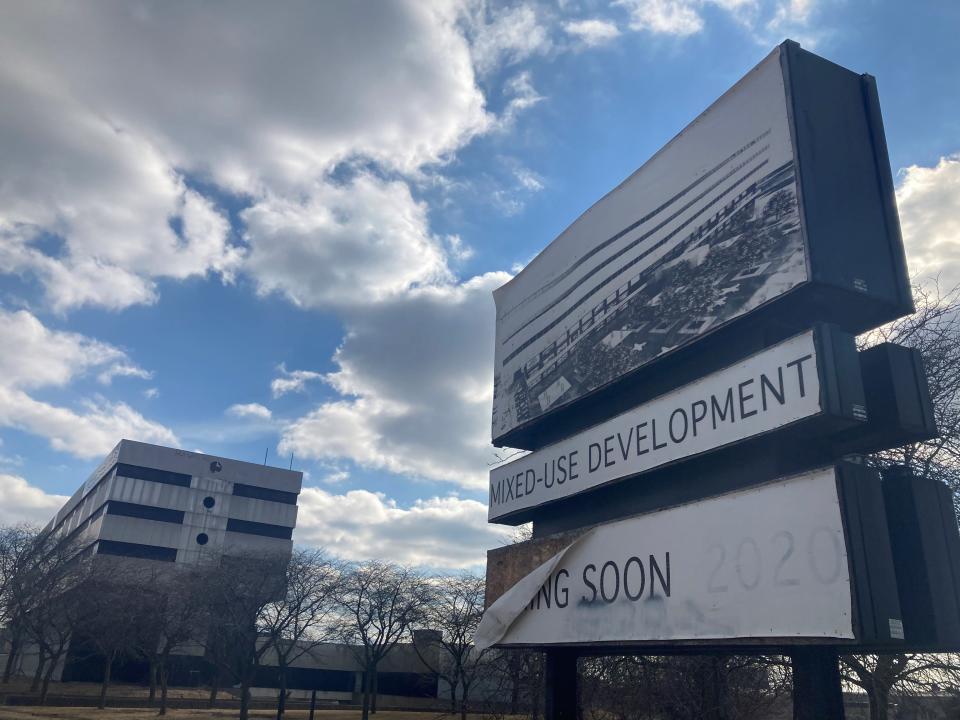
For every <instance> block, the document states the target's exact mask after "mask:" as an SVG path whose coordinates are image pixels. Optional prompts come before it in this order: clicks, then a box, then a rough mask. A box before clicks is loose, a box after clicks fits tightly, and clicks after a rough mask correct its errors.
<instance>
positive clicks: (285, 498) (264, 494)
mask: <svg viewBox="0 0 960 720" xmlns="http://www.w3.org/2000/svg"><path fill="white" fill-rule="evenodd" d="M233 494H234V495H239V496H241V497H248V498H254V499H256V500H269V501H271V502H278V503H284V504H285V505H296V504H297V494H296V493H292V492H284V491H283V490H273V489H271V488H265V487H260V486H258V485H244V484H243V483H234V484H233Z"/></svg>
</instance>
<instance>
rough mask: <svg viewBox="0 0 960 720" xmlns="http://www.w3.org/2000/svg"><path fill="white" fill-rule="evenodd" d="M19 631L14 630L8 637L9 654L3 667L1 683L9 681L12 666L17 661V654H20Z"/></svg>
mask: <svg viewBox="0 0 960 720" xmlns="http://www.w3.org/2000/svg"><path fill="white" fill-rule="evenodd" d="M20 644H21V643H20V633H19V632H14V634H13V635H12V636H11V637H10V654H9V655H7V664H6V665H5V666H4V668H3V684H4V685H6V684H7V683H8V682H10V677H11V676H12V675H13V668H14V665H16V662H17V656H18V655H19V654H20Z"/></svg>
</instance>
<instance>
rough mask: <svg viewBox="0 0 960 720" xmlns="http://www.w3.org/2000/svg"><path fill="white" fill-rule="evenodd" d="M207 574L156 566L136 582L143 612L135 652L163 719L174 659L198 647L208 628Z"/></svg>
mask: <svg viewBox="0 0 960 720" xmlns="http://www.w3.org/2000/svg"><path fill="white" fill-rule="evenodd" d="M205 570H206V568H205V566H203V565H199V566H197V565H187V566H174V567H168V566H167V565H166V564H163V565H159V564H156V563H153V564H151V565H150V566H144V567H143V568H142V571H141V572H139V573H137V575H136V576H135V577H134V578H133V582H134V584H135V586H136V589H137V596H138V598H139V599H140V603H141V608H142V611H141V612H139V613H138V627H137V630H136V633H135V636H134V651H135V652H136V654H137V655H139V656H140V657H142V658H143V659H145V660H146V661H147V663H148V666H149V669H150V670H149V674H150V700H149V701H150V703H151V704H152V703H153V701H154V696H155V692H156V690H157V686H159V690H160V710H159V714H160V715H166V713H167V699H168V689H169V687H168V686H169V683H168V681H169V671H170V658H171V656H172V655H173V654H174V653H175V652H177V651H179V650H183V649H185V648H186V647H188V646H189V645H190V644H192V643H199V642H200V640H201V639H202V637H203V630H204V629H205V628H206V627H207V614H206V599H205V597H204V593H203V588H204V584H203V578H204V577H205V574H206V573H205Z"/></svg>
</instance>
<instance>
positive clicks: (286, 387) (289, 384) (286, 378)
mask: <svg viewBox="0 0 960 720" xmlns="http://www.w3.org/2000/svg"><path fill="white" fill-rule="evenodd" d="M277 370H278V371H279V372H280V375H279V377H275V378H274V379H273V380H271V381H270V392H271V393H273V396H274V397H275V398H278V397H282V396H283V395H286V394H287V393H294V392H296V393H301V392H306V391H307V383H310V382H315V381H318V380H323V373H318V372H314V371H313V370H287V366H286V365H285V364H283V363H280V367H278V368H277Z"/></svg>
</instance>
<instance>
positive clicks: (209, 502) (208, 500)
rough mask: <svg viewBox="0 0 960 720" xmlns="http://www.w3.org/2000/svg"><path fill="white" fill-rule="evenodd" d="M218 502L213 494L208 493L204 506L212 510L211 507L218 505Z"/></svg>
mask: <svg viewBox="0 0 960 720" xmlns="http://www.w3.org/2000/svg"><path fill="white" fill-rule="evenodd" d="M216 504H217V501H216V500H214V499H213V498H212V497H211V496H209V495H207V496H206V497H205V498H204V499H203V506H204V507H205V508H206V509H207V510H210V509H211V508H212V507H213V506H214V505H216Z"/></svg>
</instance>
